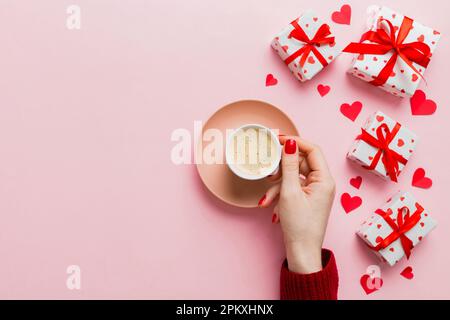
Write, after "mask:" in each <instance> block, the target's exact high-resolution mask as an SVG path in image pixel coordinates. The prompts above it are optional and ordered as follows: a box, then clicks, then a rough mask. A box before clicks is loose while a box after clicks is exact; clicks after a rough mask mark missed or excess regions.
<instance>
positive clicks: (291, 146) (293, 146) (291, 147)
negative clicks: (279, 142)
mask: <svg viewBox="0 0 450 320" xmlns="http://www.w3.org/2000/svg"><path fill="white" fill-rule="evenodd" d="M284 151H285V152H286V153H287V154H294V153H295V152H297V142H295V140H294V139H289V140H287V141H286V142H285V143H284Z"/></svg>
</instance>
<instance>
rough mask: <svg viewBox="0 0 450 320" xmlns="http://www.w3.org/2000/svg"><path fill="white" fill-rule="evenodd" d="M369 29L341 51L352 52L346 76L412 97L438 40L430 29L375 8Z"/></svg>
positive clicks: (393, 92) (402, 16) (391, 11)
mask: <svg viewBox="0 0 450 320" xmlns="http://www.w3.org/2000/svg"><path fill="white" fill-rule="evenodd" d="M370 20H371V23H368V24H369V25H370V30H369V31H367V32H366V33H364V34H363V36H362V37H361V40H360V42H359V43H351V44H349V45H348V46H347V47H346V48H345V49H344V52H350V53H356V55H355V58H354V60H353V63H352V67H351V68H350V70H349V73H351V74H353V75H354V76H356V77H358V78H360V79H362V80H364V81H367V82H369V83H371V84H373V85H375V86H378V87H380V88H382V89H384V90H386V91H387V92H390V93H392V94H394V95H396V96H400V97H406V96H412V95H413V94H414V92H415V91H416V89H417V88H418V86H419V83H420V81H421V80H422V79H423V78H424V76H423V74H424V71H425V69H426V68H427V66H428V64H429V62H430V60H431V56H432V54H433V52H434V50H435V48H436V46H437V43H438V42H439V39H440V37H441V35H440V33H439V32H438V31H436V30H434V29H433V28H430V27H427V26H424V25H422V24H420V23H418V22H417V21H416V20H413V19H411V18H409V17H406V16H404V15H402V14H400V13H398V12H395V11H393V10H391V9H389V8H386V7H375V10H374V11H373V15H372V16H371V17H370Z"/></svg>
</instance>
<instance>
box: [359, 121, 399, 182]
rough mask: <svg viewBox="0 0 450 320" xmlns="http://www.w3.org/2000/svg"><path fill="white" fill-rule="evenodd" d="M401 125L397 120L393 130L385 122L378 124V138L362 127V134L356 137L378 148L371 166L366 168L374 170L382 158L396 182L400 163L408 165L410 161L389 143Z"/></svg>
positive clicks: (387, 171)
mask: <svg viewBox="0 0 450 320" xmlns="http://www.w3.org/2000/svg"><path fill="white" fill-rule="evenodd" d="M400 127H401V125H400V123H398V122H397V123H396V124H395V126H394V128H393V129H392V131H390V130H389V127H388V126H387V124H385V123H383V124H381V125H380V126H378V128H377V130H376V135H377V137H376V138H375V137H374V136H372V135H371V134H369V133H368V132H367V131H366V130H364V129H361V134H360V135H359V136H358V137H357V138H356V139H358V140H362V141H364V142H366V143H368V144H370V145H371V146H373V147H375V148H377V149H378V151H377V153H376V154H375V156H374V157H373V159H372V163H371V164H370V166H368V167H367V166H366V167H364V168H366V169H368V170H374V169H375V168H376V166H377V164H378V161H379V160H380V158H381V160H382V161H383V164H384V167H385V169H386V173H387V174H388V175H389V177H390V178H391V180H392V181H394V182H397V176H398V175H399V174H400V169H399V163H401V164H403V165H406V163H407V162H408V160H406V159H405V158H404V157H403V156H402V155H400V154H398V153H397V152H395V151H394V150H392V149H390V148H389V144H390V143H391V142H392V140H393V139H394V137H395V136H396V135H397V133H398V131H399V130H400Z"/></svg>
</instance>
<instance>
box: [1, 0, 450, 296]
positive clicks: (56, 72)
mask: <svg viewBox="0 0 450 320" xmlns="http://www.w3.org/2000/svg"><path fill="white" fill-rule="evenodd" d="M72 3H73V1H61V0H47V1H23V0H22V1H18V0H2V1H1V2H0V38H1V39H2V40H1V43H2V45H1V48H2V50H1V51H2V54H1V59H0V70H1V72H0V87H1V94H0V217H1V220H0V258H1V263H0V298H63V299H71V298H238V299H240V298H243V299H245V298H255V299H260V298H270V299H271V298H273V299H276V298H278V297H279V291H278V290H279V269H280V264H281V261H282V260H283V258H284V253H283V247H282V241H281V233H280V228H279V226H278V225H272V224H271V211H270V210H256V209H255V210H244V209H237V208H233V207H230V206H228V205H225V204H223V203H221V202H219V201H218V200H216V199H214V198H213V197H212V196H211V195H210V194H209V193H208V192H206V190H205V189H204V188H203V186H202V184H201V182H200V180H199V178H198V176H197V174H196V170H195V167H194V166H192V165H183V166H175V165H173V164H172V163H171V161H170V150H171V148H172V146H173V145H174V143H173V142H171V140H170V136H171V133H172V131H173V130H174V129H176V128H187V129H189V130H192V129H193V121H194V120H206V119H207V118H208V117H209V115H211V114H212V113H213V112H214V111H215V110H216V109H217V108H219V107H221V106H222V105H224V104H227V103H229V102H232V101H235V100H239V99H247V98H254V99H260V100H265V101H267V102H270V103H272V104H274V105H277V106H279V107H280V108H282V110H284V111H285V112H286V113H287V114H288V115H289V116H291V117H292V119H293V120H294V121H295V122H296V124H297V126H298V128H299V130H300V132H301V133H302V134H303V136H304V137H305V138H308V139H310V140H313V141H315V142H316V143H318V144H320V145H321V146H322V148H323V150H324V152H325V153H326V155H327V157H328V160H329V163H330V166H331V169H332V171H333V173H334V175H335V178H336V181H337V190H338V191H337V197H336V203H335V206H334V209H333V212H332V215H331V219H330V224H329V229H328V233H327V237H326V243H325V245H326V247H329V248H332V249H333V250H334V251H335V254H336V257H337V261H338V264H339V272H340V292H339V296H340V298H343V299H368V298H381V299H389V298H450V286H449V284H450V273H449V271H448V270H450V251H449V250H448V248H447V244H448V243H449V242H450V232H449V225H450V216H449V210H448V203H447V202H446V199H448V186H449V185H450V171H449V169H448V162H447V161H448V160H447V159H448V157H449V156H450V153H449V150H448V141H449V139H450V133H449V132H450V131H449V129H448V120H449V119H450V109H449V108H448V99H447V94H448V72H449V60H448V57H449V56H450V47H449V42H448V35H447V34H448V30H449V19H448V9H449V7H448V1H445V0H441V1H431V2H430V1H428V2H426V1H418V0H417V1H416V0H409V1H385V3H384V4H386V5H388V6H390V7H391V8H393V9H396V10H398V11H399V12H402V13H404V14H406V15H408V16H411V17H413V18H415V19H417V20H418V21H420V22H422V23H424V24H426V25H429V26H432V27H434V28H435V29H437V30H440V31H441V32H442V33H443V39H442V42H441V43H440V45H439V47H438V48H437V50H436V52H435V54H434V56H433V60H432V62H431V65H430V67H429V69H428V70H427V72H426V74H425V76H426V78H427V80H428V87H426V86H425V84H423V83H422V85H421V88H422V89H423V90H424V91H425V92H426V93H427V95H428V97H430V98H432V99H434V100H435V101H436V102H437V103H438V109H437V112H436V114H435V115H433V116H428V117H413V116H412V115H411V112H410V107H409V101H408V100H407V99H404V100H401V99H398V98H395V97H393V96H390V95H388V94H386V93H385V92H383V91H381V90H379V89H377V88H374V87H371V86H369V85H367V84H365V83H363V82H362V81H360V80H358V79H356V78H353V77H350V76H348V75H346V74H345V70H346V69H347V67H348V66H349V63H350V58H351V57H350V55H342V56H341V57H340V58H339V59H338V60H337V61H336V62H335V63H333V64H332V65H330V67H329V68H328V69H327V70H326V71H325V72H323V73H321V74H320V75H319V76H317V77H316V78H314V79H313V80H312V81H310V82H309V83H305V84H300V83H299V82H297V81H296V80H295V79H294V78H293V77H292V75H291V74H290V73H289V71H288V69H287V68H286V67H285V66H284V65H283V63H282V62H281V61H280V59H279V58H278V56H277V55H276V54H275V53H274V52H273V50H272V49H271V48H270V46H269V43H270V41H271V39H272V37H273V36H274V35H275V34H276V33H277V32H278V31H279V30H280V29H281V28H283V27H284V26H285V25H286V24H287V23H289V22H290V21H291V20H292V19H294V18H295V17H297V16H298V15H300V14H301V13H302V12H303V11H304V10H306V9H309V8H311V9H314V10H316V11H317V13H318V15H319V16H320V17H322V18H323V19H324V20H325V21H327V22H329V21H330V16H331V13H332V11H334V10H337V9H339V8H340V6H341V5H342V4H343V3H344V2H341V1H320V4H319V3H318V2H313V1H300V0H290V1H283V2H282V3H281V2H280V1H277V0H270V1H269V0H265V1H262V0H258V1H256V0H253V1H231V0H230V1H206V0H203V1H200V0H190V1H182V0H176V1H174V0H170V1H156V0H153V1H143V0H141V1H139V0H130V1H126V2H125V1H112V0H95V1H87V0H83V1H81V0H79V1H76V4H78V5H80V6H81V10H82V29H81V30H79V31H69V30H67V29H66V25H65V24H66V17H67V14H66V7H67V5H69V4H72ZM347 3H350V4H352V9H353V15H352V23H351V26H346V25H337V24H334V23H331V26H332V30H333V31H334V32H335V34H336V35H337V37H338V40H339V41H340V42H341V43H343V44H345V43H347V42H349V41H351V40H357V39H359V36H360V34H361V32H362V31H363V25H364V23H365V10H366V7H367V6H368V5H369V4H373V1H348V2H347ZM427 4H428V5H427ZM267 73H273V74H274V75H275V77H277V78H278V80H279V83H278V85H277V86H274V87H265V85H264V83H265V76H266V74H267ZM319 83H323V84H328V85H330V86H331V88H332V89H331V92H330V93H329V94H328V95H327V96H326V97H324V98H321V97H320V96H319V95H318V93H317V91H316V89H315V88H316V86H317V85H318V84H319ZM356 100H359V101H361V102H362V103H363V105H364V108H363V111H362V113H361V114H360V116H359V117H358V119H357V120H356V121H355V123H352V122H351V121H349V120H348V119H347V118H344V117H343V116H342V115H341V114H340V112H339V106H340V105H341V104H342V103H344V102H349V103H351V102H353V101H356ZM378 109H379V110H381V111H383V112H385V113H387V114H388V115H390V116H391V117H393V118H395V119H397V120H398V121H399V122H401V123H403V124H405V125H407V126H409V127H410V128H411V129H412V130H414V131H415V132H416V133H417V134H418V135H419V136H420V137H421V143H420V145H419V147H418V149H417V152H416V153H415V155H414V156H413V158H412V159H411V161H410V163H409V164H408V166H407V168H406V170H405V171H404V172H403V173H402V176H401V179H400V183H399V184H398V185H395V184H392V183H383V182H382V181H380V180H378V178H376V177H372V176H370V175H368V174H366V173H365V172H362V171H361V170H359V169H357V168H356V167H355V166H353V165H351V164H350V163H348V161H347V160H346V159H345V153H346V151H347V148H348V147H349V145H350V144H351V142H352V140H353V137H354V136H356V134H357V133H358V131H359V127H360V125H361V124H362V123H363V121H364V120H365V118H366V117H367V116H368V115H369V114H370V113H372V112H374V111H376V110H378ZM417 167H424V168H425V169H426V171H427V174H428V175H429V176H430V177H431V178H432V179H433V181H434V185H433V187H432V188H431V189H430V190H422V189H417V188H413V187H411V177H412V174H413V172H414V170H415V169H416V168H417ZM358 174H362V175H363V179H364V181H363V184H362V187H361V189H360V190H356V189H354V188H353V187H351V186H350V185H349V183H348V180H349V179H350V178H351V177H353V176H356V175H358ZM398 189H402V190H410V191H412V192H413V194H414V195H415V196H416V197H417V198H418V199H419V200H420V201H421V203H422V204H423V205H424V206H425V208H426V209H428V210H429V211H430V213H431V214H432V215H433V216H434V217H435V218H436V219H437V220H438V222H439V226H438V228H437V229H436V230H435V231H434V232H433V233H432V234H431V235H430V236H429V237H428V238H427V239H426V240H424V242H423V243H422V244H421V245H420V246H419V247H417V248H416V250H415V251H414V252H413V256H412V258H411V259H410V260H409V261H406V260H403V261H401V262H400V263H399V264H398V265H397V266H395V267H393V268H389V267H383V269H382V277H383V279H384V285H383V287H382V288H381V290H379V291H378V292H376V293H374V294H372V295H370V296H366V295H365V293H364V292H363V290H362V288H361V287H360V284H359V278H360V277H361V275H362V274H363V273H364V272H365V270H366V268H367V267H368V266H369V265H371V264H377V263H378V261H377V260H376V259H375V257H374V256H373V255H372V254H371V253H370V252H368V250H367V249H366V248H365V247H364V245H363V244H362V243H361V241H360V240H359V239H357V238H356V236H355V235H354V231H355V229H356V227H357V226H358V224H359V223H360V222H361V221H362V220H363V219H364V218H365V217H367V216H368V215H369V213H370V211H371V210H373V209H374V208H376V207H377V206H379V205H380V204H381V203H382V202H383V201H384V200H385V199H386V198H387V197H388V196H389V195H391V194H392V193H394V192H395V191H397V190H398ZM342 192H350V193H351V194H352V195H359V196H361V197H362V198H363V205H362V206H361V207H360V208H359V209H357V210H356V211H354V212H352V213H350V214H348V215H346V214H345V213H344V211H343V209H342V208H341V206H340V204H339V201H338V199H339V196H340V194H341V193H342ZM72 264H76V265H79V266H80V267H81V270H82V284H81V285H82V289H81V290H80V291H76V290H75V291H70V290H68V289H67V288H66V285H65V283H66V277H67V275H66V268H67V266H69V265H72ZM407 265H411V266H412V267H413V269H414V273H415V277H414V279H413V280H410V281H409V280H406V279H404V278H403V277H401V276H400V275H399V273H400V272H401V270H403V268H404V267H405V266H407Z"/></svg>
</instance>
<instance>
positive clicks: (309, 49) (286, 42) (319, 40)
mask: <svg viewBox="0 0 450 320" xmlns="http://www.w3.org/2000/svg"><path fill="white" fill-rule="evenodd" d="M272 48H273V49H274V50H275V51H276V52H277V53H278V55H279V56H280V57H281V59H282V60H283V61H284V63H285V64H286V65H287V66H288V67H289V69H290V70H291V72H292V73H293V74H294V76H295V77H296V78H297V79H298V80H300V81H302V82H303V81H307V80H310V79H312V78H313V77H314V76H315V75H316V74H318V73H319V72H320V71H322V70H323V69H324V68H325V67H326V66H327V65H328V64H329V63H331V62H332V61H333V60H334V59H336V57H337V56H338V55H339V54H340V53H341V48H340V47H339V46H338V45H337V44H336V42H335V39H334V36H333V35H332V34H331V31H330V27H329V25H327V24H324V23H323V22H322V21H321V20H320V19H319V18H318V17H317V15H316V14H315V13H314V12H313V11H307V12H305V13H304V14H303V15H301V16H300V17H299V18H297V19H296V20H294V21H292V22H291V23H290V24H289V25H288V26H287V27H286V28H284V29H283V31H281V32H280V33H279V34H278V35H277V36H276V37H275V38H274V39H273V41H272Z"/></svg>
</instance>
